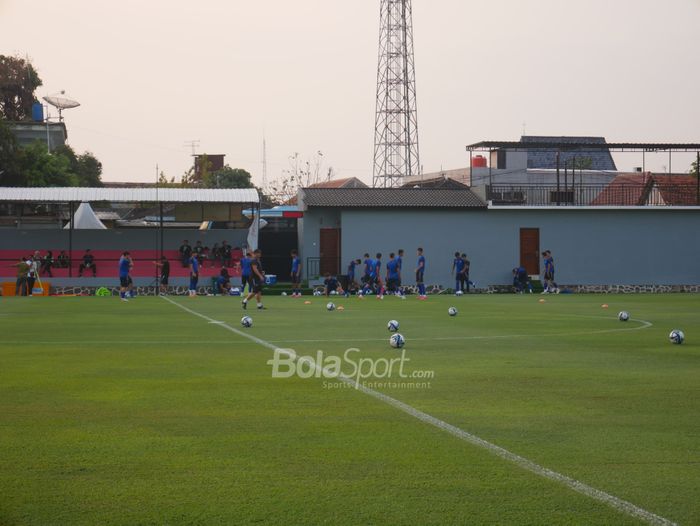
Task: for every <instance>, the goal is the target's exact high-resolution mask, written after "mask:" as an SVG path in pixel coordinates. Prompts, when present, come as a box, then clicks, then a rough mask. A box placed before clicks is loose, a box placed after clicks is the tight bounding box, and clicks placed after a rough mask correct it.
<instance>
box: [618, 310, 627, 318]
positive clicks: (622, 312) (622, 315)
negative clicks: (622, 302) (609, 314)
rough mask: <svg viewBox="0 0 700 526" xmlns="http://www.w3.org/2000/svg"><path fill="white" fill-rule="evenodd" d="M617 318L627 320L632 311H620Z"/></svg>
mask: <svg viewBox="0 0 700 526" xmlns="http://www.w3.org/2000/svg"><path fill="white" fill-rule="evenodd" d="M617 319H618V320H620V321H627V320H629V319H630V313H629V312H627V311H626V310H623V311H620V313H619V314H618V315H617Z"/></svg>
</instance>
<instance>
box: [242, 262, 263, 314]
mask: <svg viewBox="0 0 700 526" xmlns="http://www.w3.org/2000/svg"><path fill="white" fill-rule="evenodd" d="M250 270H251V274H250V282H249V283H248V286H249V287H250V293H249V294H248V295H247V296H246V297H245V298H244V299H243V302H242V306H243V308H244V309H247V308H248V300H251V299H252V298H253V297H255V299H256V301H257V302H258V309H259V310H262V309H265V307H264V306H263V303H262V290H263V284H264V283H265V271H264V270H263V267H262V251H261V250H260V249H257V250H256V251H255V252H253V258H252V259H251V260H250Z"/></svg>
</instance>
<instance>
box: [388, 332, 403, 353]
mask: <svg viewBox="0 0 700 526" xmlns="http://www.w3.org/2000/svg"><path fill="white" fill-rule="evenodd" d="M389 345H391V346H392V347H393V348H394V349H400V348H401V347H403V346H404V345H406V340H405V338H404V337H403V336H401V335H400V334H399V333H398V332H397V333H395V334H392V335H391V338H389Z"/></svg>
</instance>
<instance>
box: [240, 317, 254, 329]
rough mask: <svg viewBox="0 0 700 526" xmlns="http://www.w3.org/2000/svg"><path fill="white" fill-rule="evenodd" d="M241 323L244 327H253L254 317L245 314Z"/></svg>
mask: <svg viewBox="0 0 700 526" xmlns="http://www.w3.org/2000/svg"><path fill="white" fill-rule="evenodd" d="M241 325H243V326H244V327H252V326H253V318H251V317H250V316H243V317H242V318H241Z"/></svg>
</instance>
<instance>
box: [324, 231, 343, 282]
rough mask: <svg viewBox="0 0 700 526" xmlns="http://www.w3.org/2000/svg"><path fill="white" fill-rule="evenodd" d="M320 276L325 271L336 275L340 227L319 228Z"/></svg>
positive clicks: (338, 258)
mask: <svg viewBox="0 0 700 526" xmlns="http://www.w3.org/2000/svg"><path fill="white" fill-rule="evenodd" d="M320 248H321V251H320V252H321V253H320V254H319V255H320V257H321V265H320V271H321V276H323V275H324V274H325V273H326V272H328V273H329V274H334V275H337V274H338V273H339V269H340V229H339V228H322V229H321V247H320Z"/></svg>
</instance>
